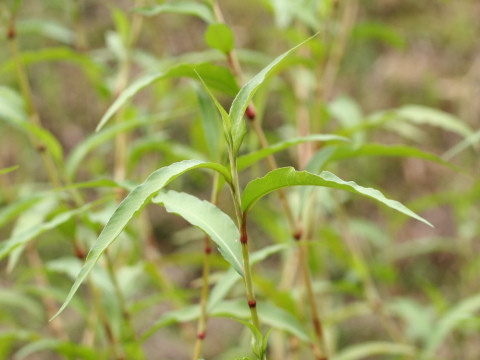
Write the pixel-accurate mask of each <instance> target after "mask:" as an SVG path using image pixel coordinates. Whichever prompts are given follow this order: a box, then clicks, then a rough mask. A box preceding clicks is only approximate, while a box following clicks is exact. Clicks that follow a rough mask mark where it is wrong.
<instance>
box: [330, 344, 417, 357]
mask: <svg viewBox="0 0 480 360" xmlns="http://www.w3.org/2000/svg"><path fill="white" fill-rule="evenodd" d="M414 354H415V348H414V347H413V346H410V345H403V344H395V343H390V342H380V341H379V342H369V343H363V344H359V345H352V346H349V347H348V348H346V349H345V350H342V351H340V352H339V353H338V354H337V355H335V356H334V357H332V360H361V359H365V358H369V357H370V356H374V355H403V356H413V355H414Z"/></svg>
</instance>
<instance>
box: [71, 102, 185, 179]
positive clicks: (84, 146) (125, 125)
mask: <svg viewBox="0 0 480 360" xmlns="http://www.w3.org/2000/svg"><path fill="white" fill-rule="evenodd" d="M189 113H190V110H178V111H168V112H165V113H160V114H156V115H155V116H153V117H147V118H140V119H133V120H127V121H123V122H121V123H119V124H114V125H112V126H110V127H108V128H107V129H103V131H100V132H98V133H93V134H91V135H90V136H88V137H87V138H86V139H85V140H83V141H82V142H81V143H80V144H79V145H77V146H76V147H75V148H74V149H73V151H72V152H71V153H70V156H69V157H68V159H67V161H66V164H65V172H66V174H67V177H68V178H69V179H70V180H73V179H74V177H75V174H76V172H77V169H78V166H79V165H80V164H81V163H82V161H83V159H84V158H85V157H86V156H87V154H88V153H89V152H91V151H92V150H93V149H95V148H96V147H98V146H99V145H101V144H104V143H105V142H107V141H108V140H111V139H113V138H115V136H116V135H117V134H120V133H122V132H126V131H129V130H133V129H135V128H137V127H140V126H143V125H148V124H153V123H155V122H157V121H165V120H168V119H172V118H175V117H177V116H183V115H186V114H189Z"/></svg>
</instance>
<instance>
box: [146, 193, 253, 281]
mask: <svg viewBox="0 0 480 360" xmlns="http://www.w3.org/2000/svg"><path fill="white" fill-rule="evenodd" d="M152 201H153V202H154V203H158V204H163V205H164V206H165V208H166V209H167V211H168V212H170V213H175V214H177V215H180V216H181V217H183V218H184V219H185V220H187V221H188V222H189V223H190V224H192V225H194V226H197V227H198V228H200V229H201V230H203V231H204V232H205V233H206V234H207V235H208V236H209V237H210V238H211V239H212V240H213V241H214V242H215V243H216V244H217V245H218V249H219V250H220V253H221V254H222V256H223V257H224V258H225V260H227V261H228V262H229V263H230V264H231V265H232V266H233V268H234V269H235V270H236V271H237V273H238V274H240V275H241V276H242V277H243V276H244V275H245V269H244V267H243V259H242V248H241V245H240V233H239V232H238V229H237V227H236V226H235V223H234V222H233V221H232V219H231V218H230V217H229V216H228V215H227V214H225V213H224V212H223V211H221V210H220V209H219V208H217V207H216V206H215V205H213V204H212V203H210V202H208V201H202V200H200V199H198V198H197V197H195V196H192V195H189V194H186V193H179V192H176V191H168V192H164V193H160V194H159V195H157V196H156V197H155V198H153V200H152Z"/></svg>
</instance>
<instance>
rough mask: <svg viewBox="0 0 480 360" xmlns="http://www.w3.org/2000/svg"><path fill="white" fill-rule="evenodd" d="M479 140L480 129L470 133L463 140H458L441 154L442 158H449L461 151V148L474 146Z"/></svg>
mask: <svg viewBox="0 0 480 360" xmlns="http://www.w3.org/2000/svg"><path fill="white" fill-rule="evenodd" d="M479 141H480V130H479V131H476V132H474V133H473V134H472V135H470V136H468V137H467V138H465V139H464V140H462V141H460V142H459V143H458V144H457V145H455V146H454V147H452V148H451V149H450V150H448V151H447V152H446V153H445V154H443V155H442V157H443V158H444V159H447V160H449V159H451V158H453V157H454V156H455V155H457V154H459V153H461V152H462V151H463V150H465V149H467V148H468V147H469V146H475V145H476V144H477V143H478V142H479Z"/></svg>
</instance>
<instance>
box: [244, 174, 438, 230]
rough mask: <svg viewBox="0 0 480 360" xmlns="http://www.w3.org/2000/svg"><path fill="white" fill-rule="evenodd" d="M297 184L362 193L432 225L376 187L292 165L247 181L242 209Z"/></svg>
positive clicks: (246, 208) (247, 208) (246, 209)
mask: <svg viewBox="0 0 480 360" xmlns="http://www.w3.org/2000/svg"><path fill="white" fill-rule="evenodd" d="M298 185H314V186H324V187H328V188H333V189H342V190H347V191H350V192H352V193H356V194H360V195H364V196H367V197H370V198H372V199H374V200H376V201H379V202H381V203H382V204H385V205H387V206H388V207H390V208H392V209H394V210H397V211H399V212H401V213H403V214H405V215H408V216H410V217H412V218H414V219H417V220H419V221H421V222H423V223H425V224H427V225H430V226H432V224H430V223H429V222H428V221H427V220H425V219H424V218H422V217H420V216H419V215H417V214H415V213H414V212H413V211H411V210H410V209H408V208H407V207H406V206H404V205H402V204H401V203H399V202H398V201H395V200H390V199H387V198H386V197H385V196H384V195H383V194H382V193H381V192H380V191H378V190H376V189H372V188H365V187H363V186H360V185H358V184H356V183H355V182H353V181H344V180H342V179H340V178H339V177H337V176H336V175H334V174H332V173H331V172H328V171H322V172H321V173H320V174H319V175H316V174H312V173H309V172H307V171H295V169H294V168H292V167H287V168H280V169H277V170H273V171H271V172H269V173H268V174H267V175H265V176H264V177H262V178H259V179H256V180H253V181H251V182H249V183H248V184H247V186H246V188H245V190H244V192H243V194H242V209H243V211H244V212H246V211H248V210H249V209H250V207H251V206H253V204H254V203H255V202H256V201H257V200H258V199H260V198H261V197H263V196H265V195H266V194H268V193H270V192H272V191H275V190H278V189H280V188H283V187H289V186H298Z"/></svg>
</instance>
